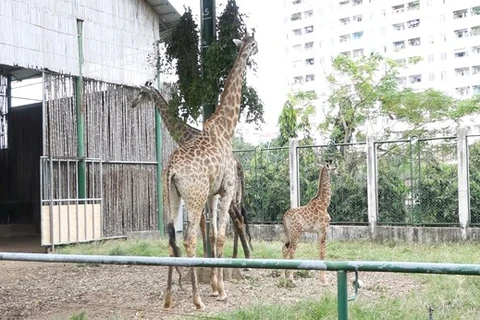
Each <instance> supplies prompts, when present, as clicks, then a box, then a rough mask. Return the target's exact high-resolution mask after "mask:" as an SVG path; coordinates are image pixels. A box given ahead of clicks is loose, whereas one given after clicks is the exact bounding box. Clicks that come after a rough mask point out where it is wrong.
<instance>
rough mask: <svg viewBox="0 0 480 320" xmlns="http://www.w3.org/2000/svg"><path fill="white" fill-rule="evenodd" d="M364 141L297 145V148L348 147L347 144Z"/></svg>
mask: <svg viewBox="0 0 480 320" xmlns="http://www.w3.org/2000/svg"><path fill="white" fill-rule="evenodd" d="M366 144H367V143H366V142H352V143H335V144H333V143H332V144H318V145H307V146H298V147H297V149H305V148H328V147H330V146H332V147H348V146H364V145H366Z"/></svg>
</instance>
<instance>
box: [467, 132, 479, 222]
mask: <svg viewBox="0 0 480 320" xmlns="http://www.w3.org/2000/svg"><path fill="white" fill-rule="evenodd" d="M467 145H468V164H469V167H468V170H469V184H470V219H471V224H472V225H475V226H478V225H480V135H472V136H468V137H467Z"/></svg>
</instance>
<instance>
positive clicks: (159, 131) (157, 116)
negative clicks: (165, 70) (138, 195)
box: [155, 74, 165, 236]
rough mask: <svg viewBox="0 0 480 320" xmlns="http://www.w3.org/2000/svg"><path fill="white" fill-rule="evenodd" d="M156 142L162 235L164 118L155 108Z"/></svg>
mask: <svg viewBox="0 0 480 320" xmlns="http://www.w3.org/2000/svg"><path fill="white" fill-rule="evenodd" d="M157 89H160V74H158V75H157ZM155 142H156V153H157V203H158V222H157V225H158V232H159V233H160V235H161V236H163V235H164V234H165V229H164V227H163V197H162V193H163V189H162V171H163V167H162V118H161V117H160V112H158V110H157V109H156V108H155Z"/></svg>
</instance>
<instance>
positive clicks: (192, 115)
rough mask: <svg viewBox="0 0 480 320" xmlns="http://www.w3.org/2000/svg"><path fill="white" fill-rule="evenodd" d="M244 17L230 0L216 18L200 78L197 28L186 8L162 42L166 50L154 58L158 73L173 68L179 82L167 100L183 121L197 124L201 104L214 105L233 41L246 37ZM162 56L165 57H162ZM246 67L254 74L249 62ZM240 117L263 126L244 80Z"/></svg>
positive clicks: (257, 105)
mask: <svg viewBox="0 0 480 320" xmlns="http://www.w3.org/2000/svg"><path fill="white" fill-rule="evenodd" d="M244 17H245V15H244V14H243V13H240V11H239V8H238V6H237V4H236V1H235V0H229V1H228V2H227V4H226V6H225V9H224V10H223V12H222V14H221V15H220V16H219V17H218V19H217V25H216V29H217V39H216V40H214V41H213V42H212V44H211V45H210V46H209V48H208V50H207V52H206V54H205V57H204V64H205V65H204V67H205V68H204V70H205V74H204V78H202V72H201V70H202V68H201V53H200V45H201V44H200V39H199V34H200V32H199V28H198V24H197V23H196V22H195V20H194V17H193V15H192V11H191V9H190V8H188V9H187V10H186V11H185V13H184V14H183V15H182V17H181V19H180V22H179V24H178V25H177V26H176V27H175V28H173V29H172V32H171V33H170V36H169V37H168V38H167V39H166V41H165V50H163V52H162V51H161V54H160V55H159V56H158V57H157V60H158V61H160V62H158V63H157V71H159V72H162V71H163V72H165V71H166V70H169V68H170V67H174V70H175V71H174V73H175V75H176V76H177V78H178V80H177V82H176V83H175V85H174V87H173V92H172V96H171V99H170V101H169V104H170V107H171V108H172V112H176V113H177V114H179V115H180V116H181V117H182V118H183V119H184V120H189V121H197V119H198V118H199V116H200V115H201V114H202V105H204V104H216V103H217V101H218V97H219V95H220V94H221V92H222V90H223V87H224V84H225V80H226V78H227V75H228V73H229V71H230V69H231V68H232V66H233V63H234V61H235V58H236V57H237V54H238V48H237V47H236V46H235V44H234V43H233V41H232V40H233V39H242V38H243V37H244V35H245V31H246V26H245V22H244ZM162 54H163V55H164V58H163V57H162ZM247 65H248V68H249V69H251V70H253V71H255V69H254V68H255V64H254V62H253V60H250V61H249V63H248V64H247ZM240 111H241V114H244V119H245V121H246V122H247V123H256V124H259V123H262V122H264V120H263V103H262V101H261V99H260V98H259V96H258V93H257V91H256V89H255V88H253V87H251V86H249V85H248V83H247V81H246V77H245V80H244V85H243V88H242V102H241V109H240Z"/></svg>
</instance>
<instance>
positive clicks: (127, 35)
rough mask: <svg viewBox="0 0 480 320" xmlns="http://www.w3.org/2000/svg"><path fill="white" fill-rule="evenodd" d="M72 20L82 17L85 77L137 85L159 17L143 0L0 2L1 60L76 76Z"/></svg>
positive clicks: (145, 75)
mask: <svg viewBox="0 0 480 320" xmlns="http://www.w3.org/2000/svg"><path fill="white" fill-rule="evenodd" d="M77 19H81V20H84V23H83V39H84V60H85V61H84V67H83V73H84V76H85V77H87V78H93V79H99V80H104V81H108V82H114V83H121V84H128V85H138V84H141V83H144V82H145V80H147V79H149V78H152V77H153V75H154V73H153V69H152V68H151V67H149V65H148V63H147V55H148V54H149V53H152V52H153V51H152V50H153V42H154V41H155V40H158V39H159V18H158V15H157V14H156V13H155V11H154V10H153V9H152V8H151V7H150V6H149V5H148V4H147V3H146V2H145V1H144V0H101V1H94V0H0V30H1V32H0V52H1V54H0V64H6V65H10V66H17V65H18V66H20V67H25V68H31V69H42V68H48V69H50V70H52V71H56V72H60V73H68V74H73V75H78V72H79V71H78V69H79V62H78V42H77Z"/></svg>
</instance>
